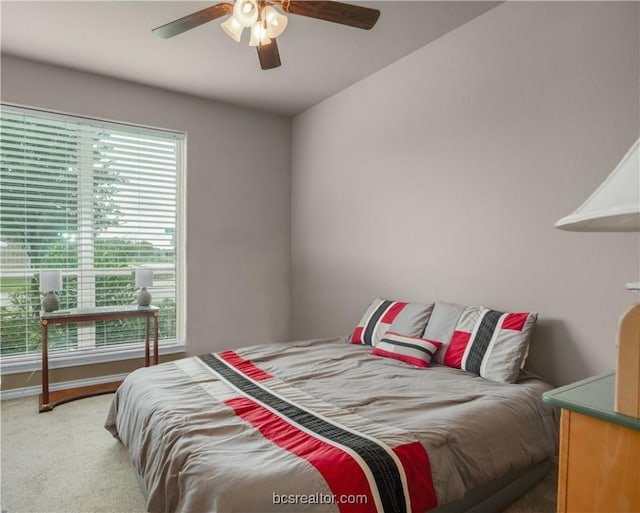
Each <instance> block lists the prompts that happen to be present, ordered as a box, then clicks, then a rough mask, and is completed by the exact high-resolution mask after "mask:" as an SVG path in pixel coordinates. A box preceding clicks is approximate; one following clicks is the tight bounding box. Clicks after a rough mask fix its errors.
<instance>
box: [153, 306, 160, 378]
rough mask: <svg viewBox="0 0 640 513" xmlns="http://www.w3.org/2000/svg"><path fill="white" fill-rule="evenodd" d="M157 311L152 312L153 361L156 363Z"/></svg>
mask: <svg viewBox="0 0 640 513" xmlns="http://www.w3.org/2000/svg"><path fill="white" fill-rule="evenodd" d="M158 331H159V330H158V312H155V313H154V314H153V363H154V364H155V365H158Z"/></svg>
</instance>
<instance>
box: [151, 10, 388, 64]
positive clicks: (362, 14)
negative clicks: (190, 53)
mask: <svg viewBox="0 0 640 513" xmlns="http://www.w3.org/2000/svg"><path fill="white" fill-rule="evenodd" d="M275 6H278V7H279V8H280V9H281V10H282V11H283V12H285V13H287V14H298V15H300V16H307V17H309V18H316V19H318V20H324V21H330V22H332V23H340V24H341V25H348V26H350V27H356V28H361V29H365V30H369V29H370V28H372V27H373V26H374V25H375V24H376V21H378V17H379V16H380V11H379V10H377V9H370V8H369V7H360V6H359V5H351V4H345V3H342V2H329V1H326V2H323V1H312V0H235V2H234V3H229V2H222V3H219V4H216V5H212V6H211V7H207V8H206V9H202V10H201V11H197V12H194V13H192V14H189V15H188V16H185V17H184V18H180V19H177V20H174V21H172V22H169V23H167V24H165V25H162V26H160V27H157V28H155V29H153V30H152V32H153V33H154V34H156V35H158V36H160V37H162V38H164V39H168V38H170V37H173V36H176V35H178V34H181V33H182V32H186V31H187V30H191V29H192V28H195V27H198V26H199V25H202V24H203V23H207V22H209V21H212V20H215V19H217V18H221V17H223V16H226V15H227V14H231V16H230V17H229V18H228V19H227V20H226V21H225V22H223V23H222V24H221V25H220V26H221V27H222V29H223V30H224V31H225V32H226V33H227V34H228V35H229V37H231V38H232V39H233V40H235V41H238V42H240V37H241V36H242V32H243V31H244V29H245V28H250V29H251V39H250V41H249V46H255V47H256V48H257V50H258V58H259V59H260V67H261V68H262V69H272V68H277V67H278V66H280V53H279V52H278V45H277V44H276V38H277V37H278V36H279V35H280V34H282V32H283V31H284V29H285V28H286V26H287V21H288V20H287V17H286V16H285V15H283V14H281V13H280V12H278V11H277V10H276V9H275Z"/></svg>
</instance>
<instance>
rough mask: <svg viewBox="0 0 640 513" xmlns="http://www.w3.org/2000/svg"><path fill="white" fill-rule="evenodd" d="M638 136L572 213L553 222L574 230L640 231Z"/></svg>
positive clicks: (560, 227)
mask: <svg viewBox="0 0 640 513" xmlns="http://www.w3.org/2000/svg"><path fill="white" fill-rule="evenodd" d="M639 146H640V139H639V140H638V141H636V143H635V144H634V145H633V146H631V148H630V149H629V151H628V152H627V154H626V155H625V156H624V157H623V158H622V160H621V161H620V163H619V164H618V165H617V166H616V168H615V169H614V170H613V171H612V173H611V174H610V175H609V176H608V177H607V179H606V180H605V181H604V182H602V184H601V185H600V187H598V188H597V189H596V190H595V192H594V193H593V194H592V195H591V196H589V197H588V198H587V200H586V201H585V202H584V203H583V204H582V205H580V206H579V207H578V208H577V209H576V210H575V211H574V212H573V213H572V214H570V215H568V216H566V217H563V218H562V219H560V220H558V221H557V222H556V224H555V226H556V228H559V229H561V230H568V231H576V232H638V231H640V154H639V150H638V147H639Z"/></svg>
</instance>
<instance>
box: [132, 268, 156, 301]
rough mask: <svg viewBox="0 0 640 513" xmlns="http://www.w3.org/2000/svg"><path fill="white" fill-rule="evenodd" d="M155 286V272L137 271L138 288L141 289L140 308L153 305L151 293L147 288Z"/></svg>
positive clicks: (138, 297) (139, 292)
mask: <svg viewBox="0 0 640 513" xmlns="http://www.w3.org/2000/svg"><path fill="white" fill-rule="evenodd" d="M152 285H153V270H152V269H136V287H139V288H140V290H139V291H138V296H137V300H138V306H149V305H150V304H151V293H150V292H149V291H148V290H147V287H151V286H152Z"/></svg>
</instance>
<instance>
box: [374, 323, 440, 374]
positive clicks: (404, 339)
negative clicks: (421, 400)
mask: <svg viewBox="0 0 640 513" xmlns="http://www.w3.org/2000/svg"><path fill="white" fill-rule="evenodd" d="M441 345H442V344H441V343H440V342H434V341H431V340H426V339H424V338H419V337H409V336H407V335H400V334H399V333H394V332H393V331H387V332H386V333H385V334H384V335H382V338H381V339H380V342H378V344H377V345H376V347H374V348H373V351H371V354H375V355H377V356H384V357H386V358H393V359H395V360H400V361H401V362H405V363H408V364H410V365H413V366H415V367H429V364H430V363H431V359H432V358H433V355H434V354H435V353H436V351H437V350H438V349H439V348H440V346H441Z"/></svg>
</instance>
